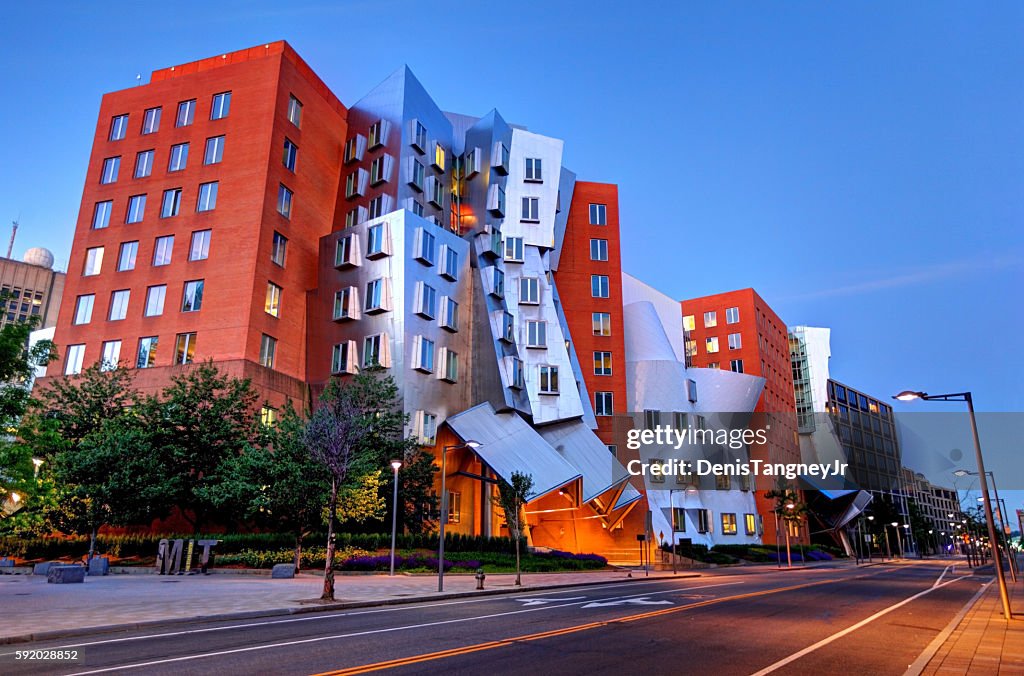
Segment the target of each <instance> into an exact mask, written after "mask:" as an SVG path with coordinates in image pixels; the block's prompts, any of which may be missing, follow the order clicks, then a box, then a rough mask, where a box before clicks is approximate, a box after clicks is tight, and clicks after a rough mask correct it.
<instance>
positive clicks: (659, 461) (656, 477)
mask: <svg viewBox="0 0 1024 676" xmlns="http://www.w3.org/2000/svg"><path fill="white" fill-rule="evenodd" d="M664 464H665V459H664V458H651V465H658V466H659V467H660V466H662V465H664ZM650 476H651V483H652V484H663V483H665V475H664V474H661V473H660V472H659V473H658V474H655V473H654V472H651V475H650Z"/></svg>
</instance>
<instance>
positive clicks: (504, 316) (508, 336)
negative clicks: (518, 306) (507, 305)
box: [500, 312, 516, 343]
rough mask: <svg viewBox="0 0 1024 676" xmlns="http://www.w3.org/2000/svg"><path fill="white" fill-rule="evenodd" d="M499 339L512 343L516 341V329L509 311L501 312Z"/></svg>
mask: <svg viewBox="0 0 1024 676" xmlns="http://www.w3.org/2000/svg"><path fill="white" fill-rule="evenodd" d="M500 337H501V340H503V341H505V342H506V343H514V342H515V341H516V330H515V321H514V319H513V317H512V313H511V312H503V313H501V336H500Z"/></svg>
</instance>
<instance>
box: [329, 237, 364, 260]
mask: <svg viewBox="0 0 1024 676" xmlns="http://www.w3.org/2000/svg"><path fill="white" fill-rule="evenodd" d="M343 265H359V239H358V238H357V236H356V235H355V234H352V235H346V236H345V237H342V238H340V239H339V240H338V243H337V245H335V249H334V267H338V268H340V267H341V266H343Z"/></svg>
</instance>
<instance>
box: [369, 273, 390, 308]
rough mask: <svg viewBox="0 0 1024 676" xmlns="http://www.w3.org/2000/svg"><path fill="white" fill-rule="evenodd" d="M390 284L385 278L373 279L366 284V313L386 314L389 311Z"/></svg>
mask: <svg viewBox="0 0 1024 676" xmlns="http://www.w3.org/2000/svg"><path fill="white" fill-rule="evenodd" d="M390 282H391V280H390V279H389V278H386V277H381V278H378V279H373V280H370V281H369V282H367V284H366V305H365V309H366V311H367V312H387V311H388V310H390V309H391V297H390V293H389V291H390V288H389V287H390Z"/></svg>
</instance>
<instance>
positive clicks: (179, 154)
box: [167, 143, 188, 171]
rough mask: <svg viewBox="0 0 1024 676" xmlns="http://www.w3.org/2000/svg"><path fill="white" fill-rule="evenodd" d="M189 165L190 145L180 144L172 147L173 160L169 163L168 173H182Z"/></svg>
mask: <svg viewBox="0 0 1024 676" xmlns="http://www.w3.org/2000/svg"><path fill="white" fill-rule="evenodd" d="M187 164H188V144H187V143H179V144H177V145H173V146H171V158H170V160H168V162H167V171H182V170H184V169H185V166H186V165H187Z"/></svg>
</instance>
